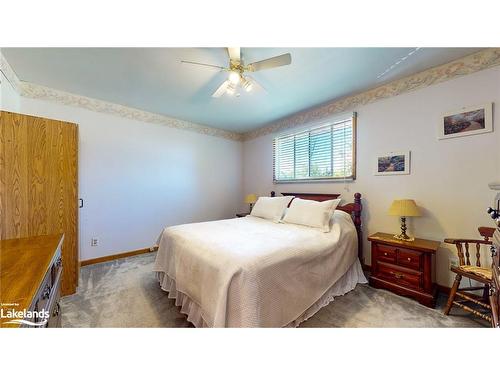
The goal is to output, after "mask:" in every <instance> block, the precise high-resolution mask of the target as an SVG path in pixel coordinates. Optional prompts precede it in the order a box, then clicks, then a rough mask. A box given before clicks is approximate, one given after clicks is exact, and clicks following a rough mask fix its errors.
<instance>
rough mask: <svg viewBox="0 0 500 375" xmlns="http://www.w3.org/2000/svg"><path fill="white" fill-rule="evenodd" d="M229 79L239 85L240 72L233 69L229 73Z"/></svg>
mask: <svg viewBox="0 0 500 375" xmlns="http://www.w3.org/2000/svg"><path fill="white" fill-rule="evenodd" d="M229 80H230V81H231V83H233V84H235V85H237V84H238V82H240V74H239V73H238V72H235V71H232V72H231V73H229Z"/></svg>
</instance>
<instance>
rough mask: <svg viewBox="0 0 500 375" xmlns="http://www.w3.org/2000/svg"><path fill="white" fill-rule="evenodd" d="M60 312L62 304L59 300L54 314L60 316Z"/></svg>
mask: <svg viewBox="0 0 500 375" xmlns="http://www.w3.org/2000/svg"><path fill="white" fill-rule="evenodd" d="M60 312H61V305H59V302H57V303H56V308H55V309H54V312H53V313H52V316H58V315H59V313H60Z"/></svg>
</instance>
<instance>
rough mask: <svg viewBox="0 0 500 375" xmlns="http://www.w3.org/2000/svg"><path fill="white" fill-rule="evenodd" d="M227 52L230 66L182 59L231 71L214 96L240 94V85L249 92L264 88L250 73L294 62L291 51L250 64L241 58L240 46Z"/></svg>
mask: <svg viewBox="0 0 500 375" xmlns="http://www.w3.org/2000/svg"><path fill="white" fill-rule="evenodd" d="M227 54H228V57H229V66H228V67H223V66H218V65H212V64H204V63H200V62H195V61H185V60H182V61H181V62H182V63H184V64H193V65H200V66H205V67H208V68H213V69H217V70H219V71H227V72H229V76H228V78H227V79H226V80H225V81H224V82H222V84H221V85H220V86H219V87H218V88H217V90H215V92H214V93H213V94H212V97H213V98H219V97H221V96H222V95H224V94H227V95H235V96H239V95H240V94H239V93H238V92H237V89H238V87H241V88H242V89H244V90H245V91H247V92H248V91H251V90H253V89H254V87H261V88H262V86H261V85H259V84H258V83H257V81H255V79H254V78H252V77H250V76H248V73H252V72H257V71H259V70H264V69H272V68H277V67H280V66H284V65H290V64H291V63H292V56H291V55H290V54H289V53H285V54H283V55H279V56H274V57H271V58H269V59H265V60H261V61H256V62H253V63H251V64H248V65H245V64H244V62H243V60H242V58H241V49H240V47H228V48H227Z"/></svg>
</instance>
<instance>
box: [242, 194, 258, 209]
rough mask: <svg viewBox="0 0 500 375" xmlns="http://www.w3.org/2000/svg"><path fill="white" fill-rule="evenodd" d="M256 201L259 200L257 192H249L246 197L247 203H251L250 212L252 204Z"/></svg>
mask: <svg viewBox="0 0 500 375" xmlns="http://www.w3.org/2000/svg"><path fill="white" fill-rule="evenodd" d="M255 202H257V196H256V195H255V194H247V196H246V197H245V203H248V204H249V205H250V212H252V206H253V204H254V203H255Z"/></svg>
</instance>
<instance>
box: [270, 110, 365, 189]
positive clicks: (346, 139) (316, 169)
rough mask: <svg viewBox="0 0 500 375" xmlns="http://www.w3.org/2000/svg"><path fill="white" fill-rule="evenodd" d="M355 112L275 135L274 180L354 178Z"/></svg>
mask: <svg viewBox="0 0 500 375" xmlns="http://www.w3.org/2000/svg"><path fill="white" fill-rule="evenodd" d="M355 148H356V113H353V115H352V117H349V118H346V119H343V120H340V121H335V122H332V123H331V124H328V125H321V126H318V127H314V128H311V129H308V130H303V131H300V132H297V133H293V134H287V135H283V136H280V137H277V138H275V139H274V141H273V149H274V150H273V174H274V182H278V183H279V182H294V181H311V180H312V181H315V180H335V179H340V180H345V179H354V178H356V168H355V165H356V160H355V155H356V150H355Z"/></svg>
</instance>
